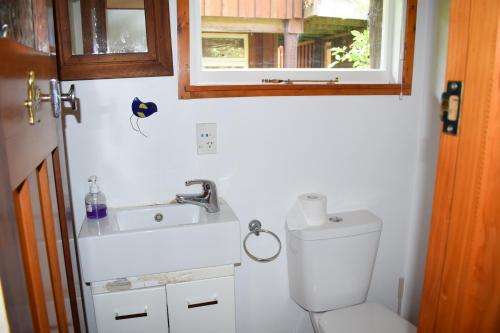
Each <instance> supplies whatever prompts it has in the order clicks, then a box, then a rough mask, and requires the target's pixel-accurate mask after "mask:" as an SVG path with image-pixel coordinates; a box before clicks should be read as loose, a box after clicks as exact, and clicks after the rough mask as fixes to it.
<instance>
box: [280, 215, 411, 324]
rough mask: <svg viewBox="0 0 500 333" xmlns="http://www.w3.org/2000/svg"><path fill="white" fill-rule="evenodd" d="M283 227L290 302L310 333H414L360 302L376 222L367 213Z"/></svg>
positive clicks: (397, 319) (388, 314)
mask: <svg viewBox="0 0 500 333" xmlns="http://www.w3.org/2000/svg"><path fill="white" fill-rule="evenodd" d="M293 229H295V228H293V226H290V225H289V222H287V255H288V278H289V283H290V295H291V297H292V299H293V300H294V301H295V302H296V303H297V304H299V305H300V306H301V307H303V308H304V309H305V310H307V311H309V313H310V316H311V321H312V324H313V327H314V331H315V332H316V333H365V332H366V333H414V332H416V331H417V329H416V327H415V326H413V325H412V324H411V323H409V322H408V321H406V320H404V319H403V318H401V317H399V316H398V315H397V314H395V313H394V312H392V311H390V310H389V309H387V308H385V307H383V306H381V305H378V304H374V303H365V301H366V296H367V294H368V288H369V286H370V280H371V275H372V271H373V265H374V263H375V257H376V254H377V248H378V242H379V238H380V232H381V230H382V221H381V220H380V219H379V218H378V217H377V216H375V215H374V214H372V213H371V212H369V211H366V210H363V211H353V212H346V213H339V214H336V215H335V216H332V215H329V221H328V222H327V223H325V224H323V225H320V226H311V227H306V228H303V229H299V230H293Z"/></svg>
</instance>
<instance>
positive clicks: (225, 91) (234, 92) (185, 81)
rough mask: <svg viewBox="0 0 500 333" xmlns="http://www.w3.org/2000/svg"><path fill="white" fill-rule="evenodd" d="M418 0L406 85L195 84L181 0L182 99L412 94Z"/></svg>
mask: <svg viewBox="0 0 500 333" xmlns="http://www.w3.org/2000/svg"><path fill="white" fill-rule="evenodd" d="M416 23H417V0H407V4H406V26H405V40H404V62H403V70H402V83H394V84H335V85H326V84H293V85H279V84H250V85H243V84H233V85H192V84H191V73H190V31H189V1H188V0H177V45H178V52H177V53H178V62H179V98H180V99H195V98H222V97H252V96H320V95H399V94H401V93H403V95H411V89H412V80H413V62H414V59H413V57H414V50H415V32H416Z"/></svg>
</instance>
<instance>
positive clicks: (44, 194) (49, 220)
mask: <svg viewBox="0 0 500 333" xmlns="http://www.w3.org/2000/svg"><path fill="white" fill-rule="evenodd" d="M36 179H37V182H38V195H39V198H40V199H39V200H40V208H41V212H42V222H43V234H44V237H45V248H46V250H47V260H48V264H49V271H50V281H51V285H52V294H53V297H54V305H55V308H56V317H57V326H58V331H59V332H61V333H66V332H68V319H67V317H66V308H65V305H64V290H63V284H62V277H61V270H60V269H59V255H58V253H57V239H56V231H55V225H54V215H53V214H52V200H51V193H50V185H49V173H48V171H47V160H46V159H45V160H44V161H43V162H42V163H41V164H40V165H39V166H38V168H37V169H36Z"/></svg>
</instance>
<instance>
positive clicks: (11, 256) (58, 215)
mask: <svg viewBox="0 0 500 333" xmlns="http://www.w3.org/2000/svg"><path fill="white" fill-rule="evenodd" d="M51 11H52V7H51V2H50V1H48V0H3V1H2V2H1V7H0V20H3V21H2V22H0V25H1V26H4V24H5V25H7V32H6V34H7V36H6V37H4V38H0V138H1V141H0V184H1V188H0V219H1V220H0V274H1V275H0V277H1V281H0V282H1V284H2V290H3V293H4V298H5V305H6V311H7V318H8V323H9V326H10V329H11V330H12V332H54V331H56V332H80V331H81V324H80V322H81V321H80V316H79V310H78V308H79V307H80V308H83V307H82V304H81V297H80V298H78V297H77V295H78V293H79V292H80V291H79V286H80V285H79V281H80V279H79V276H78V269H75V267H78V266H77V263H76V260H75V258H76V248H75V247H74V241H73V239H74V230H73V224H72V220H71V216H72V214H71V210H70V207H69V200H68V193H69V192H68V187H67V184H68V182H67V175H66V167H65V152H64V145H63V140H62V127H61V121H60V119H58V118H55V116H54V114H53V110H52V108H51V104H50V102H41V103H40V107H39V111H38V112H36V113H35V114H34V116H33V120H34V121H33V124H30V123H29V120H30V117H29V114H28V112H27V108H26V104H29V103H26V100H27V99H28V95H29V93H28V81H29V80H33V79H34V80H35V81H34V82H35V83H36V85H37V86H38V87H39V89H40V92H41V93H49V80H50V79H54V78H57V66H56V60H55V56H54V53H53V52H54V50H55V45H54V43H53V40H54V39H53V36H51V31H53V29H49V27H51V26H52V27H53V23H52V22H51V18H52V14H51ZM34 92H35V94H34V95H33V96H35V95H36V94H37V93H36V91H34ZM32 104H36V103H35V102H33V103H32ZM71 252H73V258H72V255H71ZM72 259H73V260H72ZM75 273H76V276H75ZM78 299H80V301H78ZM79 303H80V304H79Z"/></svg>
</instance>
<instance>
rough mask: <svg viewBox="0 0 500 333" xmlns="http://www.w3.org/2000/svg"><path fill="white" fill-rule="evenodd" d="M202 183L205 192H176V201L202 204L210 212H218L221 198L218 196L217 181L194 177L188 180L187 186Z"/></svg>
mask: <svg viewBox="0 0 500 333" xmlns="http://www.w3.org/2000/svg"><path fill="white" fill-rule="evenodd" d="M194 184H201V186H202V188H203V192H202V193H200V194H176V195H175V201H177V202H178V203H180V204H192V205H197V206H201V207H203V208H205V209H206V211H207V212H209V213H217V212H218V211H219V210H220V208H219V198H218V197H217V187H216V186H215V183H214V182H213V181H210V180H205V179H194V180H188V181H186V186H190V185H194Z"/></svg>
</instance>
